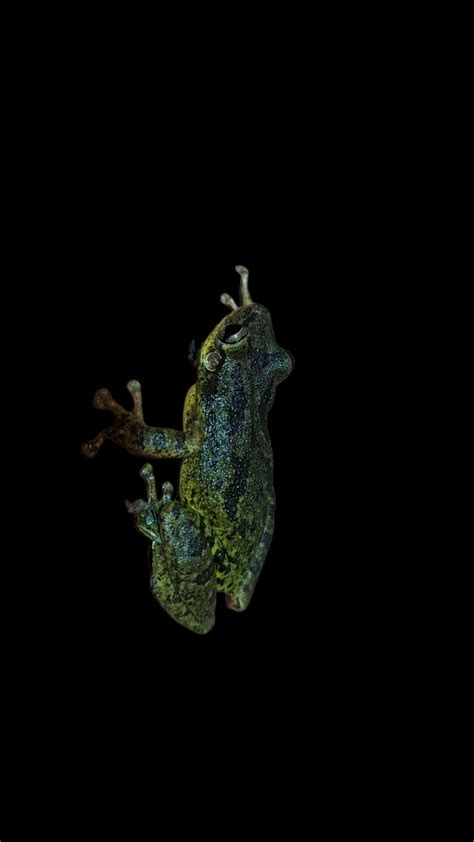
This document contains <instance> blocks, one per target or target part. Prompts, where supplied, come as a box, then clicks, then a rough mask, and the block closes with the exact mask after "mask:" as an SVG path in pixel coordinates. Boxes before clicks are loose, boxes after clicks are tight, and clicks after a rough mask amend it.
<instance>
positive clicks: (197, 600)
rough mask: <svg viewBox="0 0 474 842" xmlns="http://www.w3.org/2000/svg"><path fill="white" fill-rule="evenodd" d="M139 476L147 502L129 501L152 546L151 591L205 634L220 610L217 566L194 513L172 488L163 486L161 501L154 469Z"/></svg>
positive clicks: (171, 611)
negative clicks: (218, 605)
mask: <svg viewBox="0 0 474 842" xmlns="http://www.w3.org/2000/svg"><path fill="white" fill-rule="evenodd" d="M141 476H142V477H143V479H144V480H145V482H146V484H147V497H148V499H147V501H146V502H145V501H144V500H137V501H136V502H135V503H128V504H127V508H128V511H129V512H131V513H132V514H133V515H134V516H135V526H136V528H137V529H138V531H139V532H141V533H142V535H145V536H146V537H147V538H148V539H149V540H150V541H151V545H152V565H151V566H152V570H151V582H150V584H151V591H152V593H153V596H154V597H155V599H157V601H158V602H159V603H160V605H161V606H162V608H164V610H165V611H166V612H167V613H168V614H170V616H171V617H173V619H174V620H176V621H177V622H178V623H180V624H181V625H183V626H185V627H186V628H188V629H190V630H191V631H194V632H197V633H198V634H206V632H208V631H210V630H211V629H212V627H213V625H214V619H215V608H216V575H215V563H214V559H213V556H212V553H211V549H210V547H209V544H208V543H207V541H206V539H205V537H204V535H203V534H202V532H201V531H200V529H199V526H198V523H197V519H196V515H195V514H194V512H193V511H192V509H190V508H189V506H187V505H186V504H184V503H181V502H179V501H177V500H172V494H173V486H172V485H171V483H169V482H165V483H164V484H163V486H162V497H161V499H158V496H157V493H156V487H155V478H154V476H153V469H152V467H151V465H144V467H143V468H142V470H141Z"/></svg>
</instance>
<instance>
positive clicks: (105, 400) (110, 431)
mask: <svg viewBox="0 0 474 842" xmlns="http://www.w3.org/2000/svg"><path fill="white" fill-rule="evenodd" d="M127 389H128V391H129V392H130V394H131V396H132V398H133V409H132V410H131V411H128V410H127V409H124V408H123V406H121V405H120V404H119V403H117V402H116V401H114V399H113V397H112V395H111V394H110V392H109V390H108V389H99V391H98V392H96V393H95V395H94V400H93V401H92V403H93V405H94V406H95V408H96V409H108V410H109V412H112V413H113V414H114V415H115V418H116V421H115V424H114V425H113V426H112V427H107V428H106V429H105V430H102V431H101V432H100V433H98V435H96V436H95V437H94V438H93V439H90V441H86V442H84V444H83V445H82V448H81V450H82V452H83V454H84V456H87V457H88V458H89V459H92V458H93V457H94V456H95V455H96V454H97V453H98V451H99V450H100V448H101V447H102V445H103V443H104V441H105V440H106V439H108V438H112V437H113V436H114V435H116V433H117V428H118V427H121V426H123V425H124V424H125V423H127V422H130V421H132V422H135V423H138V424H144V420H143V408H142V389H141V386H140V383H139V382H138V380H129V382H128V383H127Z"/></svg>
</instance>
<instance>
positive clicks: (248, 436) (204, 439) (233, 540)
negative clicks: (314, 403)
mask: <svg viewBox="0 0 474 842" xmlns="http://www.w3.org/2000/svg"><path fill="white" fill-rule="evenodd" d="M236 377H237V381H238V374H237V376H236ZM233 385H234V388H233V389H232V390H230V392H228V393H227V394H225V395H222V394H212V393H210V394H207V395H205V396H202V397H201V399H200V401H199V406H197V405H196V397H195V394H192V393H191V394H190V395H189V398H188V401H187V409H188V418H189V419H197V418H199V419H201V423H200V424H199V428H200V433H199V445H198V446H196V447H195V449H194V450H193V451H192V452H191V453H190V454H189V455H188V456H186V457H185V458H184V459H183V463H182V467H181V476H180V496H181V499H182V500H184V501H186V502H187V503H189V505H191V506H192V507H193V508H194V509H195V510H196V511H197V512H198V513H199V516H200V518H201V524H202V528H203V530H204V531H205V534H206V535H207V537H208V539H209V542H210V544H211V547H212V549H213V552H214V553H215V554H216V561H217V563H218V579H219V580H222V581H220V582H219V590H228V585H229V581H228V580H229V576H230V577H231V578H232V580H235V579H236V578H238V577H239V576H240V577H241V576H243V575H244V574H245V571H246V569H247V567H248V565H249V564H250V563H251V561H252V558H253V557H254V554H255V552H256V550H257V548H258V547H259V546H260V544H261V541H262V535H263V534H264V533H267V532H268V524H269V521H270V520H271V521H272V523H273V509H274V491H273V459H272V451H271V445H270V440H269V436H268V431H267V425H266V417H264V418H262V416H261V415H260V413H259V412H258V411H257V412H256V411H255V406H256V405H258V404H256V402H255V395H254V394H252V388H251V384H249V383H248V382H247V383H245V382H240V383H239V382H236V383H234V384H233ZM195 423H197V421H196V422H195ZM196 436H197V433H196ZM270 537H271V536H270ZM269 543H270V541H269V540H268V544H269Z"/></svg>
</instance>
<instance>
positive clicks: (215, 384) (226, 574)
mask: <svg viewBox="0 0 474 842" xmlns="http://www.w3.org/2000/svg"><path fill="white" fill-rule="evenodd" d="M236 271H237V272H238V273H239V275H240V290H239V296H240V302H239V305H237V304H236V302H235V301H234V299H233V298H232V297H231V296H230V295H228V294H227V293H224V294H223V295H222V296H221V301H222V303H223V304H225V305H226V306H227V307H229V309H230V313H229V314H228V315H227V316H225V318H223V319H222V321H221V322H219V324H218V325H217V327H215V328H214V330H212V331H211V333H210V334H209V336H208V337H207V339H205V341H204V342H203V343H202V345H201V347H200V349H199V351H198V353H197V360H196V366H197V382H196V383H195V384H194V385H193V386H191V388H190V389H189V391H188V394H187V396H186V400H185V404H184V415H183V430H182V431H181V430H172V429H167V428H163V427H150V426H148V425H147V424H145V421H144V419H143V410H142V395H141V387H140V383H139V382H138V381H137V380H131V381H130V382H129V383H128V384H127V389H128V391H129V392H130V394H131V396H132V399H133V409H132V410H130V411H129V410H126V409H124V408H123V407H122V406H120V405H119V404H118V403H116V402H115V401H114V399H113V398H112V396H111V394H110V392H109V391H108V390H107V389H100V390H99V391H98V392H97V393H96V395H95V397H94V401H93V403H94V406H95V407H96V408H97V409H107V410H109V411H110V412H112V413H113V415H114V416H115V423H114V424H113V425H112V426H110V427H107V428H106V429H105V430H102V432H100V433H99V434H98V435H97V436H95V438H93V439H92V440H91V441H88V442H85V443H84V444H83V446H82V451H83V453H84V454H85V455H86V456H88V457H89V458H91V457H93V456H95V455H96V453H97V452H98V450H99V448H100V447H101V446H102V444H103V442H104V441H105V440H106V439H110V440H111V441H113V442H115V443H116V444H118V445H120V446H121V447H123V448H125V449H126V450H128V451H129V453H132V454H134V455H136V456H142V457H148V458H149V459H181V460H182V461H181V470H180V479H179V499H173V487H172V485H171V483H169V482H165V483H164V484H163V485H162V489H161V497H159V496H158V493H157V490H156V485H155V477H154V474H153V468H152V466H151V465H150V464H149V463H147V464H145V465H144V466H143V467H142V469H141V472H140V473H141V476H142V478H143V479H144V481H145V484H146V490H147V495H146V496H147V499H146V501H145V500H137V501H135V502H134V503H129V502H127V504H126V505H127V509H128V511H129V512H130V513H131V514H132V515H133V516H134V522H135V526H136V528H137V529H138V531H139V532H141V533H142V534H143V535H144V536H145V537H146V538H147V539H148V540H149V541H150V542H151V548H152V552H151V556H152V563H151V590H152V593H153V595H154V596H155V597H156V599H157V600H158V602H159V603H160V605H161V606H162V607H163V608H164V609H165V611H167V612H168V614H170V615H171V617H173V619H174V620H176V621H177V622H178V623H181V624H182V625H183V626H185V627H186V628H187V629H190V630H191V631H194V632H197V633H198V634H206V632H209V631H210V629H211V628H212V627H213V625H214V619H215V606H216V593H217V592H223V593H224V594H225V595H226V596H225V600H226V605H227V607H228V608H231V609H233V610H234V611H243V610H244V609H245V608H247V606H248V604H249V602H250V599H251V597H252V594H253V591H254V588H255V585H256V582H257V579H258V577H259V574H260V571H261V570H262V567H263V564H264V561H265V558H266V555H267V553H268V549H269V546H270V542H271V539H272V534H273V525H274V511H275V493H274V488H273V456H272V449H271V444H270V438H269V434H268V428H267V416H268V412H269V410H270V409H271V406H272V404H273V401H274V397H275V388H276V386H277V384H278V383H280V382H281V381H282V380H284V379H285V378H286V377H287V376H288V374H289V373H290V372H291V370H292V367H293V358H292V356H291V355H290V354H289V353H288V352H287V351H285V350H284V349H283V348H281V347H280V346H279V345H278V343H277V341H276V339H275V334H274V332H273V327H272V321H271V317H270V313H269V312H268V310H267V309H266V308H265V307H263V306H262V305H261V304H255V303H254V302H253V301H252V298H251V297H250V292H249V286H248V270H247V269H246V268H245V267H244V266H236Z"/></svg>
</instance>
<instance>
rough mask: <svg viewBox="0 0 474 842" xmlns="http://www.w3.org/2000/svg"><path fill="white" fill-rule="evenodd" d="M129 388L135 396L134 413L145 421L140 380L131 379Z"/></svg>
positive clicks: (133, 396) (128, 384)
mask: <svg viewBox="0 0 474 842" xmlns="http://www.w3.org/2000/svg"><path fill="white" fill-rule="evenodd" d="M127 389H128V391H129V392H130V394H131V396H132V398H133V414H134V415H135V416H136V417H137V418H138V419H139V420H140V421H143V406H142V387H141V385H140V383H139V382H138V380H129V381H128V383H127Z"/></svg>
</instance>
